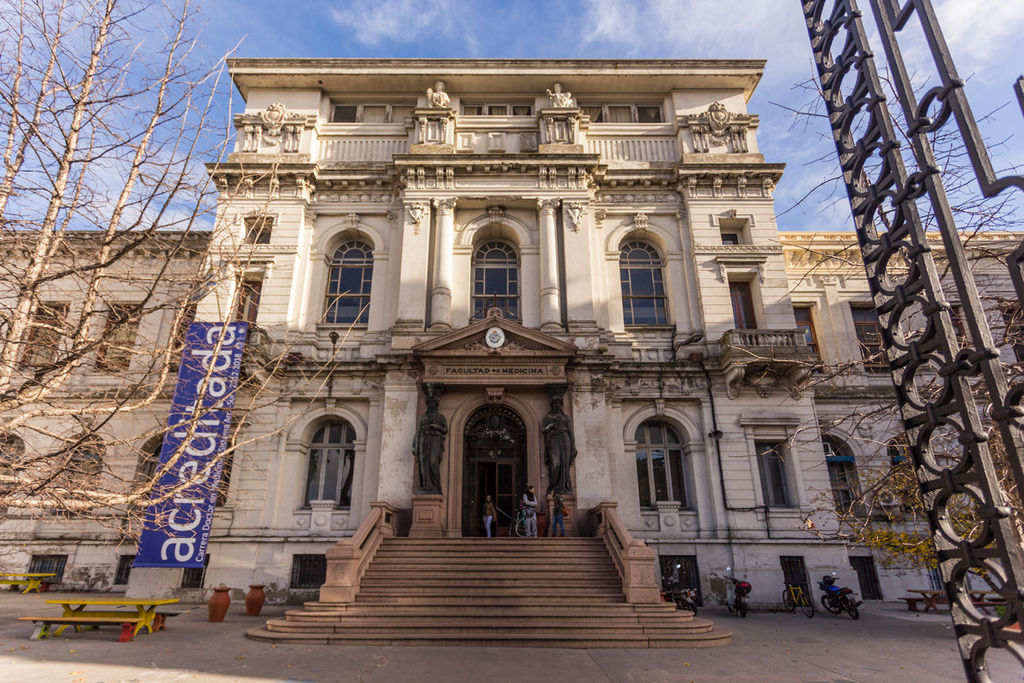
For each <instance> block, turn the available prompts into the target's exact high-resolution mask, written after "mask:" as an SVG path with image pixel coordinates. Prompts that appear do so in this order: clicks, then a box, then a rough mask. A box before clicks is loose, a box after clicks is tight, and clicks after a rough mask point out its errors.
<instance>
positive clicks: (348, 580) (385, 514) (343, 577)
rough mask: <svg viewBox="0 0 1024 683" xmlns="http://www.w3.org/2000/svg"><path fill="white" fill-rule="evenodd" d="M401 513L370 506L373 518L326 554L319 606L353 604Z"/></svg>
mask: <svg viewBox="0 0 1024 683" xmlns="http://www.w3.org/2000/svg"><path fill="white" fill-rule="evenodd" d="M397 515H398V509H397V508H395V507H393V506H392V505H391V504H389V503H383V502H374V503H370V514H368V515H367V516H366V519H364V520H363V523H362V524H360V525H359V528H358V529H356V532H355V533H354V534H352V535H351V536H349V537H348V538H342V539H340V540H339V541H338V543H337V544H336V545H335V546H334V547H333V548H329V549H328V550H327V553H326V554H327V580H326V581H325V582H324V585H323V586H321V587H320V602H353V601H355V599H356V594H357V593H358V592H359V584H360V582H361V581H362V579H363V574H365V573H366V569H367V567H369V566H370V562H371V561H372V560H373V556H374V555H376V554H377V549H378V548H380V544H381V541H383V540H384V538H385V537H387V536H394V535H395V521H396V520H397Z"/></svg>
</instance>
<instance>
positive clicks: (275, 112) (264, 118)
mask: <svg viewBox="0 0 1024 683" xmlns="http://www.w3.org/2000/svg"><path fill="white" fill-rule="evenodd" d="M306 118H307V117H306V115H305V114H290V113H288V110H287V109H286V108H285V106H284V105H283V104H281V103H280V102H274V103H273V104H271V105H270V106H269V107H267V108H266V109H265V110H264V111H261V112H259V113H255V114H239V115H238V116H236V117H235V124H236V126H238V127H239V128H240V129H241V131H242V151H243V152H261V151H279V152H281V153H284V154H295V153H297V152H298V151H299V144H300V142H301V140H302V129H303V127H304V126H305V125H306ZM263 148H277V149H263Z"/></svg>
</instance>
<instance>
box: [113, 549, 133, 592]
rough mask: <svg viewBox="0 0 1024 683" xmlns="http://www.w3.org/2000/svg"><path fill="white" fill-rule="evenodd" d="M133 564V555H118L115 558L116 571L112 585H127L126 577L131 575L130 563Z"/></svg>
mask: <svg viewBox="0 0 1024 683" xmlns="http://www.w3.org/2000/svg"><path fill="white" fill-rule="evenodd" d="M133 562H135V556H134V555H120V556H118V558H117V569H116V570H115V571H114V585H115V586H123V585H124V584H126V583H128V577H129V576H131V573H132V563H133Z"/></svg>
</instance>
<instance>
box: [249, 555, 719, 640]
mask: <svg viewBox="0 0 1024 683" xmlns="http://www.w3.org/2000/svg"><path fill="white" fill-rule="evenodd" d="M247 635H248V636H249V637H250V638H254V639H257V640H267V641H274V642H301V643H339V644H350V645H353V644H366V645H479V646H506V647H639V648H646V647H713V646H716V645H724V644H726V643H728V642H729V641H730V640H731V637H732V634H731V633H730V632H728V631H723V630H720V629H714V628H713V624H712V623H711V622H710V621H708V620H706V619H700V618H695V617H694V616H693V614H691V613H690V612H684V611H680V610H676V609H675V606H674V605H673V604H671V603H663V602H662V603H629V602H627V601H626V598H625V596H624V593H623V585H622V581H621V580H620V578H619V573H618V571H617V570H616V568H615V564H614V563H613V561H612V558H611V556H610V554H609V552H608V550H607V549H606V547H605V543H604V541H603V540H602V539H601V538H569V537H566V538H530V539H527V538H494V539H485V538H453V539H415V538H397V537H386V538H382V539H381V541H380V545H379V547H378V548H377V550H376V552H375V553H374V555H373V559H372V561H371V562H370V563H369V564H368V566H367V568H366V570H365V573H363V575H362V578H361V581H360V583H359V590H358V593H357V594H356V596H355V599H354V601H351V602H345V603H337V602H335V603H331V602H309V603H306V605H305V608H304V609H297V610H290V611H289V612H287V613H286V615H285V617H284V618H282V619H271V620H269V621H268V622H267V623H266V626H265V627H262V628H256V629H251V630H250V631H248V633H247Z"/></svg>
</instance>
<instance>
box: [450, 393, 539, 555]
mask: <svg viewBox="0 0 1024 683" xmlns="http://www.w3.org/2000/svg"><path fill="white" fill-rule="evenodd" d="M463 443H464V444H465V455H464V457H465V462H464V463H463V465H464V466H463V470H462V473H463V477H462V535H463V536H486V535H487V532H486V530H485V529H484V526H483V506H484V499H485V497H486V496H490V497H491V500H492V501H493V502H494V507H495V508H497V510H498V514H497V517H496V519H495V520H494V525H495V527H496V528H495V529H494V530H492V533H494V534H496V535H498V536H507V535H508V531H509V526H510V524H511V522H512V519H513V517H514V516H515V504H516V500H517V498H518V497H519V496H520V495H521V494H522V491H521V489H522V488H523V485H524V484H525V481H524V480H523V477H525V475H526V428H525V427H524V426H523V421H522V420H520V419H519V416H518V415H516V414H515V413H514V412H513V411H512V410H509V409H508V408H505V407H502V406H495V407H488V408H483V409H481V410H479V411H477V412H476V413H475V414H474V415H473V416H472V417H470V418H469V421H468V422H467V423H466V431H465V435H464V439H463Z"/></svg>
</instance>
